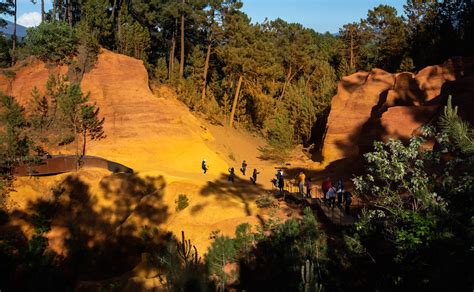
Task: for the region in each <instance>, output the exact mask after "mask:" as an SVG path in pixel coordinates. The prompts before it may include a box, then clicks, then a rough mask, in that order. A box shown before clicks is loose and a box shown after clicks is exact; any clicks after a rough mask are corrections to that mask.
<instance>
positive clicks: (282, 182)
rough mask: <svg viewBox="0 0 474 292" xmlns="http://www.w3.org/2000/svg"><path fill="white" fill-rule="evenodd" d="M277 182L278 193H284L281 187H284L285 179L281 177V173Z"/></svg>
mask: <svg viewBox="0 0 474 292" xmlns="http://www.w3.org/2000/svg"><path fill="white" fill-rule="evenodd" d="M277 184H278V189H280V195H282V194H284V193H283V189H284V188H285V179H284V178H283V174H282V175H280V176H279V179H278V181H277Z"/></svg>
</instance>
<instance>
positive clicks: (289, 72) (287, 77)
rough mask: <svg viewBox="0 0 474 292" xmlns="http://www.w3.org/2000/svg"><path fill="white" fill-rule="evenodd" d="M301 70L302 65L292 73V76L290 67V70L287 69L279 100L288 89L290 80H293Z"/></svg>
mask: <svg viewBox="0 0 474 292" xmlns="http://www.w3.org/2000/svg"><path fill="white" fill-rule="evenodd" d="M301 69H303V65H301V66H300V67H299V68H298V69H297V70H296V71H295V72H293V74H291V73H292V72H291V66H290V68H289V69H288V74H287V76H286V80H285V83H284V84H283V90H282V91H281V94H280V99H282V98H283V96H284V95H285V92H286V88H287V87H288V85H289V84H290V82H291V80H293V78H295V76H296V74H297V73H298V72H299V71H300V70H301Z"/></svg>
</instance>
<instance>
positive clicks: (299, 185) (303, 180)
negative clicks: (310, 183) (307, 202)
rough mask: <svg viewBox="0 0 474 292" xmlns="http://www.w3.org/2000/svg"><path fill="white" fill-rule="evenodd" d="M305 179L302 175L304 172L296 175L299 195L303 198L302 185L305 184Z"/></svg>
mask: <svg viewBox="0 0 474 292" xmlns="http://www.w3.org/2000/svg"><path fill="white" fill-rule="evenodd" d="M305 178H306V176H305V175H304V172H302V171H301V172H300V174H299V175H298V187H299V189H300V194H301V195H302V196H303V197H304V195H305V194H304V183H305Z"/></svg>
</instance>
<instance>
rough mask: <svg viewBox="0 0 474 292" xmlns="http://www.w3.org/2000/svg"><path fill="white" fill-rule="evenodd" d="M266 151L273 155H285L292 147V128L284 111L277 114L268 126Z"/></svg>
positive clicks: (287, 114)
mask: <svg viewBox="0 0 474 292" xmlns="http://www.w3.org/2000/svg"><path fill="white" fill-rule="evenodd" d="M267 127H268V144H269V146H270V149H268V151H270V152H272V151H274V152H275V155H283V156H284V155H286V154H287V152H288V151H289V149H291V147H292V146H293V133H294V130H293V127H292V124H291V120H290V117H289V113H288V112H287V111H286V110H282V111H280V112H277V113H276V114H275V116H273V119H272V120H270V121H269V124H268V126H267Z"/></svg>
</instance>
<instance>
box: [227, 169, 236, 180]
mask: <svg viewBox="0 0 474 292" xmlns="http://www.w3.org/2000/svg"><path fill="white" fill-rule="evenodd" d="M234 178H235V170H234V168H233V167H231V168H229V177H228V178H227V180H228V181H230V182H234Z"/></svg>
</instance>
